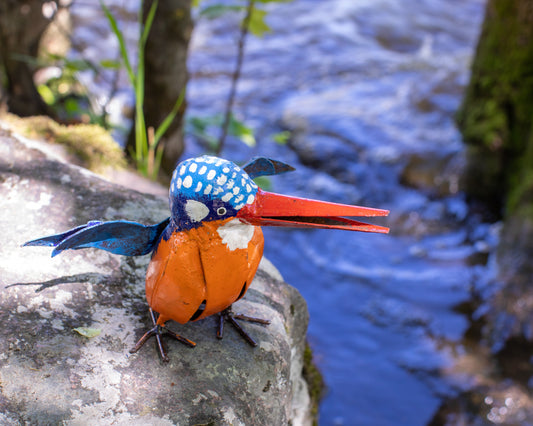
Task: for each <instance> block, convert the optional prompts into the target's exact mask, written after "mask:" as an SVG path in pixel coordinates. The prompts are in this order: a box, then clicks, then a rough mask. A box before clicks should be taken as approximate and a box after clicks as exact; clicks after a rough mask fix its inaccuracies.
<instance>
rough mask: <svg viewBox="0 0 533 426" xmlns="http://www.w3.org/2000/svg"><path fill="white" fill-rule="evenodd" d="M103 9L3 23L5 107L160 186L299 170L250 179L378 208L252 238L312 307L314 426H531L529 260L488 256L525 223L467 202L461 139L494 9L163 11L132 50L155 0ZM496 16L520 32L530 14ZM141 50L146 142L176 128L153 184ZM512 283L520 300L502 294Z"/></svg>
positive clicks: (467, 152)
mask: <svg viewBox="0 0 533 426" xmlns="http://www.w3.org/2000/svg"><path fill="white" fill-rule="evenodd" d="M104 4H105V6H106V7H103V6H101V5H100V4H98V3H97V2H92V1H87V0H85V1H84V0H71V1H62V0H61V1H60V0H58V1H48V2H43V1H37V0H33V1H32V0H24V1H22V2H12V1H7V2H6V3H5V4H4V6H0V21H2V27H1V28H0V29H1V30H2V39H0V42H1V43H2V45H1V46H2V48H1V50H2V59H3V67H2V70H1V76H2V83H3V84H2V86H3V91H2V101H3V104H4V110H8V111H10V112H11V113H14V114H17V115H19V116H33V115H41V114H46V115H49V116H51V117H53V118H54V119H56V120H58V121H59V122H60V123H62V124H72V123H96V124H98V125H100V126H103V127H105V128H106V129H108V130H109V131H110V132H111V134H112V135H113V137H114V139H115V140H116V141H117V143H118V144H119V146H120V147H121V149H122V148H124V150H125V152H126V154H125V155H126V156H127V157H130V163H131V164H133V166H136V167H137V168H138V169H139V170H140V171H141V172H142V173H144V174H148V175H149V176H151V177H152V178H154V179H156V180H159V181H160V182H163V183H165V180H166V179H168V173H169V171H171V170H172V168H173V166H174V164H175V163H176V161H178V159H179V158H187V157H191V156H196V155H200V154H203V153H206V152H207V153H216V154H218V155H220V156H223V157H225V158H228V159H230V160H232V161H235V162H238V163H241V162H245V161H247V160H248V159H250V158H251V157H253V156H258V155H262V156H267V157H271V158H275V159H278V160H281V161H284V162H287V163H289V164H291V165H292V166H294V167H295V168H296V171H295V172H292V173H289V174H286V175H282V176H279V177H273V178H271V179H269V180H263V181H262V182H261V184H262V185H263V186H265V187H266V188H267V189H269V190H273V191H275V192H280V193H284V194H291V195H298V196H303V197H308V198H316V199H322V200H328V201H334V202H341V203H347V204H359V205H365V206H371V207H376V208H382V209H388V210H390V211H391V214H390V216H389V217H388V218H386V219H379V220H376V221H374V223H379V224H383V225H385V226H389V227H390V228H391V233H390V234H389V235H373V234H368V235H366V234H359V233H354V234H347V233H343V232H342V231H321V230H315V231H310V230H277V229H265V230H264V233H265V240H266V246H265V255H266V257H267V258H269V259H270V260H271V261H272V262H273V263H274V265H275V266H276V267H277V268H278V269H279V270H280V271H281V273H282V275H283V277H284V278H285V280H286V281H287V282H288V283H290V284H292V285H293V286H295V287H297V288H298V290H299V291H300V292H301V293H302V294H303V296H304V297H305V299H306V301H307V303H308V307H309V311H310V317H311V319H310V325H309V335H308V339H309V343H310V346H311V348H312V351H313V359H314V361H315V364H316V365H317V367H318V368H319V370H320V372H321V373H322V375H323V381H324V384H323V386H324V387H323V389H321V388H320V386H319V385H316V389H315V391H316V393H321V394H322V399H321V402H320V405H319V419H320V424H321V425H328V426H329V425H427V424H432V425H442V424H449V425H456V424H461V425H470V424H472V425H484V424H524V425H526V424H533V420H532V418H533V417H531V415H533V405H532V402H533V401H532V400H531V385H533V383H532V382H531V381H530V377H531V375H532V370H531V363H530V357H531V355H532V353H531V349H532V348H533V345H532V344H531V343H530V337H531V336H530V335H529V333H530V330H529V328H527V327H526V328H524V327H523V325H524V324H528V323H529V319H530V314H531V311H532V310H531V309H529V306H533V305H529V298H526V297H525V296H524V293H523V292H522V290H523V289H524V286H527V284H529V283H530V279H531V273H530V272H531V271H530V269H526V270H524V269H520V268H519V267H518V266H517V267H516V268H515V269H513V270H512V271H511V272H509V270H510V269H512V268H510V267H507V266H509V265H510V264H513V265H515V266H516V263H517V262H516V259H518V258H520V259H521V258H522V257H524V252H522V251H520V250H521V249H522V248H523V247H522V246H516V244H514V243H512V240H508V241H507V242H508V244H507V245H505V244H502V240H501V235H502V229H503V230H504V232H505V230H507V231H508V232H507V233H506V235H517V234H520V233H521V232H522V231H523V230H524V228H522V227H523V226H524V222H520V223H519V224H517V225H516V227H515V228H509V220H508V219H509V215H507V216H506V214H505V213H504V212H505V211H508V210H505V208H504V207H502V205H504V204H502V202H501V199H503V198H504V196H503V195H501V192H502V191H503V190H502V189H501V188H499V189H498V191H500V193H499V194H500V197H499V198H498V197H496V198H498V200H500V201H498V202H496V201H495V199H494V198H491V196H487V195H486V194H485V195H486V196H485V197H483V196H481V197H475V196H472V194H473V193H474V192H475V191H473V190H472V187H474V188H476V187H481V188H485V187H486V186H487V185H489V184H488V183H487V182H488V181H485V180H484V179H485V177H483V175H479V174H478V175H475V174H474V175H473V172H472V167H471V164H472V161H473V160H472V158H473V155H472V149H470V148H468V146H467V144H465V139H466V137H463V135H466V136H468V135H471V133H470V134H469V133H467V132H465V130H464V129H467V127H466V125H465V124H464V123H466V122H468V120H469V117H471V116H472V115H471V114H474V113H475V111H476V110H475V108H474V107H472V108H469V107H468V105H466V106H465V104H463V100H464V99H465V93H467V91H468V90H470V89H468V87H469V79H470V76H471V69H472V68H471V67H472V64H473V63H474V57H475V54H476V46H477V44H478V38H479V36H480V34H481V30H482V25H483V21H484V16H485V10H486V7H488V9H487V10H489V11H490V10H492V9H491V8H494V10H495V11H496V12H498V13H500V12H502V10H501V9H502V7H501V4H503V3H502V1H500V2H498V1H489V2H488V4H487V1H485V0H423V1H413V0H373V1H367V0H293V1H280V0H277V1H274V0H271V1H268V0H263V1H256V2H252V1H237V0H235V1H231V0H201V1H198V0H196V1H190V0H172V1H161V2H160V3H159V4H158V5H157V8H158V9H157V11H156V12H155V15H154V16H155V17H154V21H153V25H152V28H151V29H152V31H151V32H150V37H152V38H150V37H149V38H148V40H147V41H146V45H143V46H141V47H140V46H139V34H140V31H142V28H143V27H142V26H139V22H146V21H147V20H148V21H149V20H150V19H151V18H150V10H151V9H150V8H151V7H152V5H153V4H154V3H153V2H151V1H146V2H145V3H144V5H143V6H141V4H140V3H139V2H137V1H135V2H129V1H123V0H105V1H104ZM505 4H507V6H509V8H510V9H513V7H514V5H518V6H516V7H517V8H518V9H516V10H522V9H520V7H521V6H520V5H523V6H524V7H525V9H523V10H525V11H526V12H527V13H524V14H520V13H518V15H519V16H522V17H523V19H524V20H525V21H524V22H526V23H527V25H529V23H533V18H531V16H533V12H531V11H533V6H532V4H533V2H531V1H529V0H523V1H510V2H507V3H505ZM511 4H513V6H512V7H511V6H510V5H511ZM498 5H500V6H498ZM2 8H4V10H3V11H2V10H1V9H2ZM9 8H11V9H9ZM140 8H142V9H140ZM171 9H172V11H173V12H172V13H169V12H168V10H171ZM139 10H141V13H140V14H139ZM154 10H155V9H154ZM165 10H166V12H165ZM513 10H514V9H513ZM516 10H515V12H516ZM106 11H107V13H108V14H107V16H106ZM143 11H144V13H142V12H143ZM8 12H9V13H11V14H14V15H16V14H17V13H18V14H19V16H22V17H23V19H26V20H31V22H34V24H33V25H31V30H30V29H28V28H29V27H28V26H27V25H26V26H25V27H22V28H20V26H19V27H17V28H18V29H17V28H15V26H13V25H12V26H9V25H8V23H7V22H6V17H7V16H8ZM529 12H531V15H528V13H529ZM502 13H503V12H502ZM2 15H3V18H2ZM110 15H111V16H112V17H113V19H114V20H113V19H110ZM489 15H490V14H489ZM496 15H497V13H496ZM492 16H494V14H493V15H492ZM528 16H529V17H528ZM11 19H12V20H13V18H11ZM165 19H166V20H165ZM527 19H530V21H527ZM12 22H15V21H14V20H13V21H12ZM26 22H29V21H26ZM113 22H115V24H116V25H117V28H115V29H114V28H113ZM50 23H52V24H50ZM530 27H533V24H532V25H530ZM484 28H486V27H484ZM17 31H18V32H21V31H22V32H25V33H27V34H26V36H27V44H28V47H27V48H26V49H25V50H24V49H23V48H21V47H20V46H21V44H22V43H23V42H22V41H21V40H22V39H21V37H22V36H21V35H20V34H18V35H17V34H16V33H17ZM30 33H31V34H30ZM17 37H18V41H17V40H15V41H14V39H15V38H17ZM521 37H531V31H530V32H527V31H526V33H525V35H524V34H521ZM526 39H527V38H526ZM527 40H530V39H527ZM531 40H532V43H530V44H533V39H531ZM492 45H494V43H492V44H491V46H492ZM142 48H144V49H145V50H144V52H143V53H144V57H145V60H146V61H145V62H144V67H143V73H144V74H145V77H144V80H143V85H142V87H140V88H139V86H136V87H137V90H138V91H137V94H139V93H144V102H143V103H141V109H142V107H144V114H145V117H144V119H145V121H146V123H147V125H149V126H155V127H156V130H157V126H160V124H161V123H164V119H165V118H166V117H167V114H168V113H169V112H171V111H174V115H172V117H171V118H172V119H173V120H172V122H171V123H170V124H168V123H167V124H168V126H167V127H165V129H164V130H165V132H164V134H163V136H162V138H161V140H160V141H159V143H158V142H157V140H156V141H155V142H154V140H153V139H152V142H150V138H148V141H145V142H146V143H147V148H146V152H147V153H148V158H149V157H150V154H149V153H150V152H152V154H151V155H152V157H155V158H156V160H157V159H158V161H156V162H155V164H154V165H152V168H150V167H151V166H150V165H148V166H146V164H144V163H142V161H144V160H142V161H141V160H139V158H138V157H137V156H136V153H135V152H133V151H132V149H134V148H135V146H136V140H135V138H136V135H135V131H131V129H132V125H133V123H134V122H135V121H137V122H138V121H139V117H140V116H139V115H136V114H135V108H136V99H137V101H139V96H137V98H136V96H135V93H136V92H135V88H134V87H132V84H131V83H132V81H133V83H134V86H135V84H138V83H139V79H141V78H142V76H140V75H139V67H138V66H137V64H138V63H139V60H138V58H139V56H138V53H139V51H140V49H141V50H142ZM17 49H18V50H17ZM509 49H511V47H509ZM125 52H126V53H127V54H128V61H129V62H130V63H131V70H130V71H128V66H127V64H126V65H125ZM13 53H16V55H15V58H14V59H13ZM478 54H479V48H478ZM531 57H533V56H531ZM10 61H11V62H10ZM502 61H503V59H502ZM13 62H15V63H16V64H17V65H18V66H19V67H21V68H19V69H17V70H13V67H14V65H13ZM492 62H495V60H494V58H493V60H492ZM496 62H497V61H496ZM528 63H529V62H528ZM530 63H531V64H533V61H532V62H530ZM21 64H22V65H21ZM531 69H533V68H529V70H530V71H531ZM187 70H188V71H187ZM530 71H528V72H529V74H531V72H530ZM132 72H133V73H134V74H135V75H134V76H133V78H132V76H131V73H132ZM26 74H27V80H26V81H22V82H18V83H17V82H13V75H18V76H19V78H20V79H21V80H23V78H24V77H25V75H26ZM528 78H529V77H528ZM487 84H488V83H487ZM487 84H486V85H487ZM32 85H33V87H32ZM488 85H489V86H490V84H488ZM481 86H482V85H481ZM185 87H186V92H185V91H184V88H185ZM513 87H514V90H519V91H525V92H524V93H525V95H528V96H529V94H532V93H531V92H530V89H531V87H533V86H532V85H524V86H523V87H522V86H520V87H517V86H516V85H513ZM139 90H141V92H139ZM21 91H22V92H21ZM21 93H24V96H26V97H25V98H24V97H22V98H20V99H22V101H21V100H20V99H18V102H17V96H20V94H21ZM470 95H471V96H472V97H473V98H475V99H478V98H479V97H480V96H481V95H480V94H479V93H477V94H476V93H473V92H470ZM525 95H524V96H525ZM180 96H182V97H184V100H183V101H181V102H177V99H179V98H180ZM476 96H477V98H476ZM486 104H487V103H485V104H484V105H486ZM506 105H507V104H506ZM495 108H496V107H495ZM496 109H497V108H496ZM458 111H459V112H460V115H458ZM528 111H529V110H527V111H526V112H528ZM532 111H533V110H532ZM137 113H138V111H137ZM3 114H5V112H4V113H3ZM526 115H527V114H526ZM465 117H466V118H465ZM476 117H477V118H476ZM506 117H507V116H506ZM529 117H533V115H531V116H529ZM11 119H13V118H11ZM472 120H474V122H476V123H477V122H480V121H481V118H480V115H479V114H478V115H477V116H475V117H474V119H472ZM476 120H478V121H476ZM458 122H459V123H460V124H461V123H462V124H461V125H462V126H463V135H462V134H461V132H460V130H459V128H458V125H457V123H458ZM506 123H507V122H506ZM491 129H492V128H491ZM467 130H468V129H467ZM492 130H493V129H492ZM492 130H491V131H492ZM496 130H498V129H496ZM513 131H514V130H513ZM491 135H492V134H491ZM498 135H499V136H498V137H500V136H501V135H500V133H498ZM156 136H157V131H156ZM491 137H492V139H490V141H489V142H490V143H493V144H494V145H490V144H489V145H490V152H498V153H499V154H501V151H498V149H499V148H498V147H499V145H497V144H496V142H494V141H496V140H499V139H498V138H496V137H495V136H491ZM470 139H472V138H470ZM474 140H475V138H474ZM532 140H533V137H532ZM466 142H468V143H471V142H470V141H466ZM474 142H475V141H474ZM150 144H152V145H150ZM501 144H502V145H503V144H505V140H504V141H503V142H501ZM471 146H475V145H474V144H472V143H471ZM532 146H533V145H532ZM506 152H507V151H506ZM525 153H526V151H525V150H524V151H523V152H522V151H520V149H518V150H517V151H516V152H515V154H516V155H518V156H522V154H523V155H526V154H525ZM499 154H498V155H499ZM506 158H507V157H506ZM482 164H492V163H488V162H487V163H482ZM153 167H155V169H154V168H153ZM487 167H489V166H488V165H487ZM505 167H509V164H505ZM505 167H503V166H502V167H501V169H502V170H503V169H504V168H505ZM478 168H479V167H478ZM480 168H481V169H483V166H481V167H480ZM476 170H477V169H476ZM498 170H500V169H498ZM500 171H501V170H500ZM465 176H466V177H468V176H470V177H472V176H474V177H475V179H473V178H472V179H473V180H472V179H470V181H469V180H468V179H465ZM499 176H500V175H499ZM487 179H488V178H487ZM495 180H496V181H501V179H498V178H495ZM491 201H492V202H491ZM527 217H531V215H529V216H527ZM528 223H529V222H528ZM527 229H531V228H527ZM524 244H527V243H524ZM510 246H512V247H513V249H514V251H513V250H511V249H510ZM507 249H509V250H510V251H505V250H507ZM502 250H504V251H505V253H511V254H509V256H507V257H506V256H505V255H502V254H501V252H502ZM521 256H522V257H521ZM509 259H511V260H509ZM506 262H507V263H506ZM513 262H514V263H513ZM518 263H520V262H518ZM524 263H527V262H524V261H522V263H520V265H523V264H524ZM502 265H503V266H502ZM518 269H519V270H520V271H519V272H520V273H518V272H517V270H518ZM502 271H504V272H505V273H502ZM516 276H520V277H521V278H520V283H519V285H520V286H522V287H513V288H514V290H512V291H509V292H508V293H509V294H511V295H510V296H509V298H505V297H504V296H501V295H502V294H503V295H505V294H506V291H505V289H508V288H509V287H508V286H509V283H513V282H515V281H513V279H514V278H509V277H516ZM515 283H516V282H515ZM517 288H519V289H521V290H520V291H518V290H516V289H517ZM502 297H503V299H502ZM519 300H522V302H521V304H519V305H520V307H519V308H517V307H516V306H518V305H517V304H518V301H519ZM526 300H527V302H526ZM529 327H530V326H529Z"/></svg>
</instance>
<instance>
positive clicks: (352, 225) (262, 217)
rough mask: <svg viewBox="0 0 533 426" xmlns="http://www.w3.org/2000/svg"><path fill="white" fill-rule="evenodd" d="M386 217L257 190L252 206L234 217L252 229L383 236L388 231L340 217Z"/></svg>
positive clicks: (380, 212) (371, 211)
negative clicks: (303, 229) (310, 230)
mask: <svg viewBox="0 0 533 426" xmlns="http://www.w3.org/2000/svg"><path fill="white" fill-rule="evenodd" d="M388 214H389V211H388V210H380V209H372V208H368V207H359V206H349V205H346V204H337V203H329V202H326V201H317V200H309V199H306V198H298V197H289V196H286V195H280V194H274V193H272V192H267V191H263V190H261V189H259V190H258V191H257V194H256V196H255V200H254V202H253V203H252V204H247V205H245V206H244V207H243V208H242V209H240V210H239V212H238V213H237V217H238V218H240V219H242V220H243V221H244V222H246V223H249V224H250V225H256V226H290V227H294V228H325V229H343V230H346V231H361V232H378V233H381V234H386V233H388V232H389V228H386V227H384V226H378V225H370V224H368V223H363V222H358V221H356V220H353V219H347V218H346V217H344V216H349V217H354V216H355V217H359V216H364V217H369V216H387V215H388Z"/></svg>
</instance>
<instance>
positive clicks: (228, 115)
mask: <svg viewBox="0 0 533 426" xmlns="http://www.w3.org/2000/svg"><path fill="white" fill-rule="evenodd" d="M254 4H255V0H248V5H247V7H246V15H245V17H244V19H243V21H242V27H241V35H240V37H239V45H238V52H237V63H236V65H235V71H234V72H233V76H232V79H231V88H230V92H229V96H228V100H227V102H226V110H225V113H224V122H223V123H222V129H221V133H220V138H219V139H218V144H217V149H216V155H220V153H221V152H222V148H224V143H225V141H226V136H227V135H228V128H229V124H230V121H231V113H232V110H233V104H234V102H235V95H236V93H237V83H238V81H239V78H240V77H241V70H242V62H243V59H244V43H245V41H246V36H247V35H248V27H249V25H250V19H251V17H252V12H253V10H254Z"/></svg>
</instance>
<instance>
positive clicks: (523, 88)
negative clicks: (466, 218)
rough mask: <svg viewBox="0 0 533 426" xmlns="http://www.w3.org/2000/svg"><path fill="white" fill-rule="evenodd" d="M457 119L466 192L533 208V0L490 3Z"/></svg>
mask: <svg viewBox="0 0 533 426" xmlns="http://www.w3.org/2000/svg"><path fill="white" fill-rule="evenodd" d="M458 123H459V126H460V128H461V131H462V133H463V136H464V140H465V142H466V143H467V146H468V171H467V175H466V180H465V183H466V189H467V192H468V193H469V194H470V195H472V196H473V197H474V198H479V199H482V200H484V201H486V202H488V204H489V205H490V206H491V207H492V208H493V209H495V210H497V211H499V212H501V213H504V214H512V213H513V212H516V211H517V210H522V209H523V208H524V207H526V206H527V207H528V208H529V206H533V0H489V1H488V4H487V9H486V15H485V22H484V24H483V29H482V32H481V36H480V39H479V44H478V46H477V51H476V56H475V60H474V63H473V65H472V77H471V81H470V85H469V87H468V89H467V92H466V96H465V99H464V102H463V105H462V107H461V109H460V111H459V113H458ZM531 213H533V210H532V211H531ZM532 218H533V216H532Z"/></svg>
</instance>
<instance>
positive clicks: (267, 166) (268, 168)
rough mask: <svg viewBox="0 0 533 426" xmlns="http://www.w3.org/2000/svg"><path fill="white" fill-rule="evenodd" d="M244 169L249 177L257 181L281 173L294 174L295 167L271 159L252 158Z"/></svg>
mask: <svg viewBox="0 0 533 426" xmlns="http://www.w3.org/2000/svg"><path fill="white" fill-rule="evenodd" d="M243 169H244V171H245V172H246V173H248V176H250V177H251V178H252V179H255V178H256V177H259V176H272V175H278V174H280V173H285V172H292V171H293V170H294V167H292V166H289V165H288V164H285V163H282V162H281V161H277V160H272V159H270V158H266V157H256V158H252V159H251V160H250V161H249V162H248V163H247V164H246V165H245V166H243Z"/></svg>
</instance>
